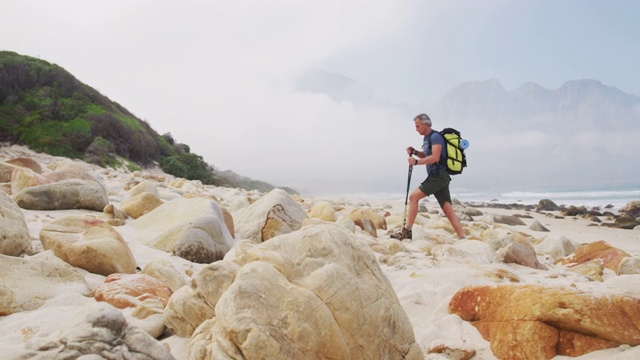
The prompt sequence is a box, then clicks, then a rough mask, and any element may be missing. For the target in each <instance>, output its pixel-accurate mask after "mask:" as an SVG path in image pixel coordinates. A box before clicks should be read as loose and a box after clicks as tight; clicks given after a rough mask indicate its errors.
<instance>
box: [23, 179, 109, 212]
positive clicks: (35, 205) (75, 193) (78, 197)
mask: <svg viewBox="0 0 640 360" xmlns="http://www.w3.org/2000/svg"><path fill="white" fill-rule="evenodd" d="M14 200H15V202H16V204H18V206H20V207H21V208H23V209H27V210H68V209H86V210H93V211H102V210H103V209H104V207H105V206H107V204H108V203H109V200H108V198H107V192H106V190H105V188H104V187H103V186H102V185H100V184H98V183H97V182H95V181H90V180H64V181H60V182H56V183H51V184H44V185H37V186H32V187H28V188H25V189H23V190H22V191H20V192H19V193H17V194H16V195H14Z"/></svg>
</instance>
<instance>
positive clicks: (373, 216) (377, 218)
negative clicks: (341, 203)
mask: <svg viewBox="0 0 640 360" xmlns="http://www.w3.org/2000/svg"><path fill="white" fill-rule="evenodd" d="M349 218H350V219H351V220H353V222H354V223H355V224H356V225H358V221H360V220H362V219H367V220H370V221H371V222H372V223H373V225H374V226H375V229H376V230H377V229H382V230H387V222H386V220H385V217H384V216H383V215H380V214H378V213H376V212H374V211H373V210H369V209H354V210H352V211H351V212H349ZM363 230H365V229H363ZM374 237H375V235H374Z"/></svg>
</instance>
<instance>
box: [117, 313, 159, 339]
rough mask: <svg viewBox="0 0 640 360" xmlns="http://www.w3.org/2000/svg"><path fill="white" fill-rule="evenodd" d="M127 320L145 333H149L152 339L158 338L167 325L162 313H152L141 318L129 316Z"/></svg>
mask: <svg viewBox="0 0 640 360" xmlns="http://www.w3.org/2000/svg"><path fill="white" fill-rule="evenodd" d="M127 322H128V323H129V324H130V325H131V326H135V327H137V328H139V329H140V330H142V331H144V332H145V333H147V334H149V335H151V337H153V338H154V339H158V338H160V337H161V336H162V335H163V334H164V332H165V331H166V330H167V327H166V326H165V325H164V319H163V317H162V314H153V315H149V316H147V317H145V318H143V319H138V318H135V317H134V318H129V319H127Z"/></svg>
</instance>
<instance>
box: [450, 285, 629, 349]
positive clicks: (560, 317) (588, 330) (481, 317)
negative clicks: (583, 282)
mask: <svg viewBox="0 0 640 360" xmlns="http://www.w3.org/2000/svg"><path fill="white" fill-rule="evenodd" d="M449 312H450V313H452V314H456V315H458V316H460V317H461V318H462V319H463V320H466V321H470V322H471V323H472V325H474V326H475V327H476V328H477V329H478V330H479V331H480V333H481V334H482V336H483V338H485V339H486V340H488V341H490V342H491V350H492V351H493V353H494V354H495V355H496V357H498V358H499V359H551V358H552V357H554V356H556V355H567V356H580V355H583V354H586V353H588V352H590V351H594V350H600V349H607V348H612V347H617V346H619V345H620V344H628V345H631V346H636V345H639V344H640V302H638V301H637V300H636V299H634V298H631V297H625V296H619V295H611V294H609V295H602V296H595V295H592V294H589V293H584V292H580V291H577V290H574V289H570V288H553V287H544V286H540V285H519V284H510V285H498V286H469V287H465V288H463V289H461V290H459V291H458V292H457V293H456V294H455V295H454V296H453V297H452V299H451V301H450V302H449Z"/></svg>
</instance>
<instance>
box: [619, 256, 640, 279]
mask: <svg viewBox="0 0 640 360" xmlns="http://www.w3.org/2000/svg"><path fill="white" fill-rule="evenodd" d="M635 274H640V257H638V256H633V257H625V258H623V259H622V261H620V268H619V270H618V275H635Z"/></svg>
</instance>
